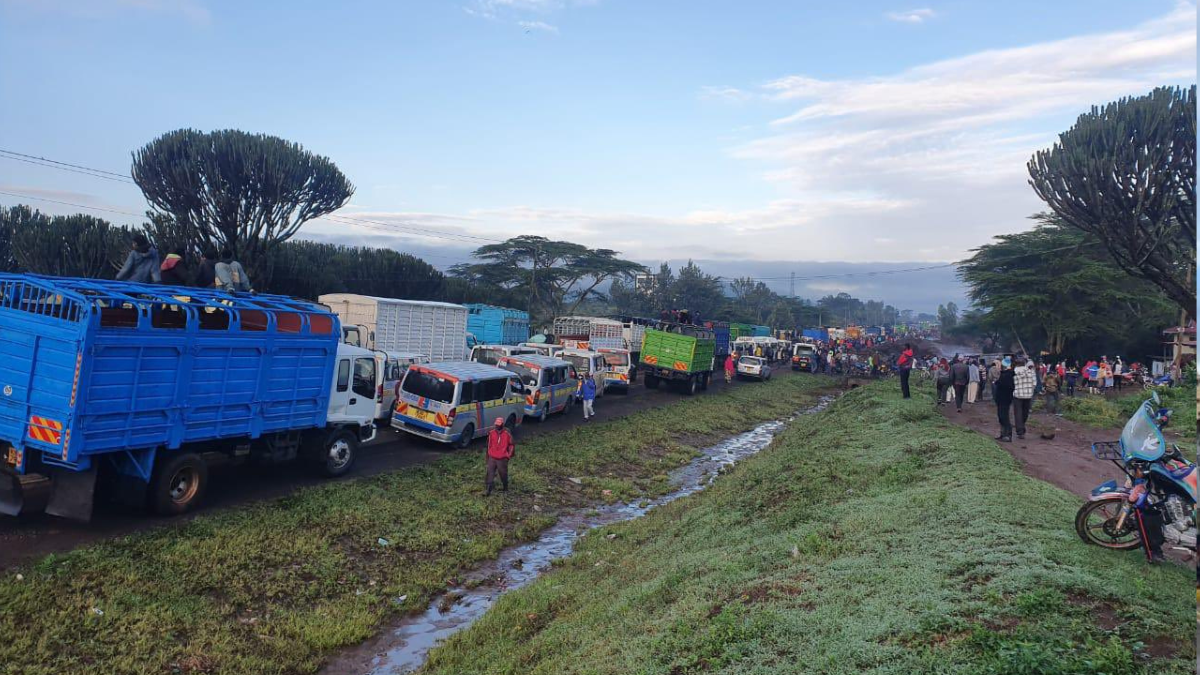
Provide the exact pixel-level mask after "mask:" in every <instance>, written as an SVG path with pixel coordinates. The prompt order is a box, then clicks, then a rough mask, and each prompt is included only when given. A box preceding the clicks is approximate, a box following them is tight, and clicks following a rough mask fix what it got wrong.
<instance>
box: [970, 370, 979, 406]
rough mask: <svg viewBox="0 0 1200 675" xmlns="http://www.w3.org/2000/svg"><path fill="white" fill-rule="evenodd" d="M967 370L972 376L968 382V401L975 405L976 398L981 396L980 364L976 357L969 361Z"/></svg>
mask: <svg viewBox="0 0 1200 675" xmlns="http://www.w3.org/2000/svg"><path fill="white" fill-rule="evenodd" d="M967 371H968V375H969V377H970V380H969V381H968V382H967V403H970V404H971V405H975V399H976V398H978V397H979V364H978V363H977V362H976V361H975V359H971V360H970V361H968V362H967Z"/></svg>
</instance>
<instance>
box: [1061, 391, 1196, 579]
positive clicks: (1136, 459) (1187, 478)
mask: <svg viewBox="0 0 1200 675" xmlns="http://www.w3.org/2000/svg"><path fill="white" fill-rule="evenodd" d="M1160 405H1161V399H1159V397H1158V393H1157V392H1151V394H1150V398H1149V399H1147V400H1146V401H1144V402H1143V403H1142V405H1141V406H1139V407H1138V409H1137V411H1136V412H1135V413H1134V414H1133V416H1132V417H1130V418H1129V421H1128V422H1126V423H1125V428H1124V429H1122V431H1121V437H1120V439H1119V440H1116V441H1102V442H1096V443H1092V455H1094V456H1095V457H1096V458H1097V459H1103V460H1108V461H1110V462H1112V463H1113V464H1115V465H1116V466H1117V467H1118V468H1120V469H1121V471H1122V472H1123V473H1124V474H1125V481H1124V484H1123V485H1122V484H1118V483H1117V481H1115V480H1110V481H1108V482H1106V483H1103V484H1101V485H1098V486H1096V487H1095V488H1094V489H1092V492H1091V496H1090V497H1089V498H1088V501H1087V502H1086V503H1085V504H1084V505H1083V506H1082V507H1080V509H1079V512H1078V513H1076V514H1075V532H1076V533H1078V534H1079V536H1080V538H1082V539H1083V540H1084V541H1085V542H1087V543H1089V544H1095V545H1097V546H1103V547H1104V548H1109V549H1113V550H1118V551H1128V550H1132V549H1135V548H1138V547H1142V548H1143V550H1144V551H1145V554H1146V559H1147V560H1148V561H1150V562H1155V561H1156V559H1157V558H1158V556H1160V555H1161V546H1162V545H1163V544H1169V545H1170V546H1172V547H1174V548H1176V549H1180V550H1186V551H1189V552H1190V553H1191V554H1193V555H1194V554H1195V552H1196V522H1195V520H1194V519H1193V518H1192V513H1193V510H1194V509H1195V507H1196V477H1197V470H1196V465H1195V464H1194V463H1192V462H1191V461H1189V460H1188V459H1187V458H1186V457H1185V456H1184V455H1183V453H1182V452H1180V450H1179V448H1178V446H1175V445H1173V444H1172V445H1170V446H1169V447H1168V444H1167V441H1166V439H1165V438H1164V437H1163V433H1162V429H1163V428H1164V427H1165V426H1166V425H1167V423H1168V422H1169V421H1170V419H1171V411H1170V410H1169V409H1167V408H1162V407H1159V406H1160Z"/></svg>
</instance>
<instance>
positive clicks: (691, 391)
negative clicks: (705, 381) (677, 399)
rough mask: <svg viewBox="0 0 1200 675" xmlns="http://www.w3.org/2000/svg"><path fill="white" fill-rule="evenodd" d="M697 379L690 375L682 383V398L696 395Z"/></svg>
mask: <svg viewBox="0 0 1200 675" xmlns="http://www.w3.org/2000/svg"><path fill="white" fill-rule="evenodd" d="M697 379H698V378H697V377H696V376H695V375H692V376H691V377H689V378H688V379H687V381H686V382H684V383H683V395H684V396H695V395H696V388H697V384H696V380H697Z"/></svg>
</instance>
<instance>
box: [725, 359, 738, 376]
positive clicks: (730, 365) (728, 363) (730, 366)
mask: <svg viewBox="0 0 1200 675" xmlns="http://www.w3.org/2000/svg"><path fill="white" fill-rule="evenodd" d="M736 369H737V366H736V365H735V364H734V362H733V354H730V355H729V356H726V357H725V381H726V382H733V373H734V371H735V370H736Z"/></svg>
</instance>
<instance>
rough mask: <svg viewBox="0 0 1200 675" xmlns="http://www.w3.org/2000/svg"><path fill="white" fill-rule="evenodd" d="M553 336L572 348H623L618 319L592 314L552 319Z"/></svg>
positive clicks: (622, 337) (624, 345) (620, 325)
mask: <svg viewBox="0 0 1200 675" xmlns="http://www.w3.org/2000/svg"><path fill="white" fill-rule="evenodd" d="M554 337H555V339H556V340H557V341H558V343H559V344H561V345H563V346H566V347H570V348H572V349H591V350H596V349H625V348H626V343H625V336H624V326H623V325H622V323H621V322H620V321H617V320H614V319H604V318H600V317H594V316H560V317H558V318H557V319H555V320H554Z"/></svg>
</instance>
